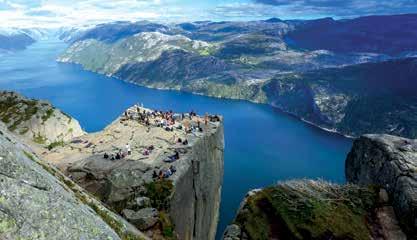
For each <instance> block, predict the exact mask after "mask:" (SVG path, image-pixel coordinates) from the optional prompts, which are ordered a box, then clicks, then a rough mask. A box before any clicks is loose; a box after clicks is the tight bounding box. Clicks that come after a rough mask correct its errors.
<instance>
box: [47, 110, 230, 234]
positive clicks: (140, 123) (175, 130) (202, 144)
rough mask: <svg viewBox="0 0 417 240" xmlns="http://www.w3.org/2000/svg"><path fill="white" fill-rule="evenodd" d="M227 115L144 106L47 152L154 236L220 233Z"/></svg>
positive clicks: (69, 172) (79, 179)
mask: <svg viewBox="0 0 417 240" xmlns="http://www.w3.org/2000/svg"><path fill="white" fill-rule="evenodd" d="M223 151H224V136H223V122H222V119H221V117H220V116H209V115H206V116H205V117H200V116H197V115H196V114H195V113H190V114H188V113H187V114H176V113H172V112H161V111H153V110H150V109H145V108H141V107H138V106H134V107H131V108H129V109H127V110H126V111H125V112H124V113H123V114H122V115H121V116H120V117H119V118H117V119H116V120H115V121H114V122H113V123H112V124H110V125H109V126H107V127H106V128H105V129H104V130H103V131H101V132H97V133H92V134H86V135H82V136H80V137H77V138H74V139H72V140H71V141H69V142H65V143H64V144H62V145H59V146H56V147H55V148H53V149H51V150H50V151H46V152H45V151H43V152H41V153H40V154H42V157H43V158H44V159H45V160H46V161H48V162H50V163H52V164H54V165H56V166H58V167H59V168H60V169H61V170H62V171H63V172H64V173H65V174H67V176H69V177H70V178H72V179H73V180H74V181H75V182H77V183H78V184H79V185H80V186H82V187H83V188H84V189H86V190H87V191H89V192H90V193H92V194H93V195H94V196H96V197H97V198H98V199H99V200H100V201H102V202H104V203H105V204H106V205H108V206H110V207H111V208H112V209H113V210H114V211H115V212H117V213H119V214H120V215H122V216H124V217H125V219H127V220H128V221H130V222H131V223H132V224H134V225H135V226H136V227H137V228H138V229H139V230H141V231H144V232H145V233H146V234H147V235H148V236H149V237H150V238H153V239H185V240H188V239H198V240H205V239H214V237H215V233H216V228H217V222H218V212H219V205H220V197H221V186H222V181H223Z"/></svg>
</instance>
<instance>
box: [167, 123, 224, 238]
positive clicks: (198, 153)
mask: <svg viewBox="0 0 417 240" xmlns="http://www.w3.org/2000/svg"><path fill="white" fill-rule="evenodd" d="M223 134H224V133H223V126H222V125H220V126H219V127H218V128H217V129H216V130H215V131H211V132H209V133H207V134H206V135H205V136H204V137H203V138H201V139H199V140H198V142H196V143H195V144H194V145H193V146H192V150H191V152H192V153H191V156H190V157H189V159H187V160H186V161H185V162H184V165H183V166H181V168H183V169H184V170H185V171H184V173H183V175H182V176H179V177H178V178H177V179H176V180H175V181H174V184H175V192H174V195H173V198H172V200H171V210H170V212H171V216H172V217H173V221H174V224H175V226H177V227H176V231H177V232H178V233H179V235H180V236H181V239H185V240H188V239H202V240H210V239H214V238H215V235H216V230H217V229H216V228H217V221H218V214H219V211H218V210H219V207H220V198H221V187H222V183H223V151H224V136H223Z"/></svg>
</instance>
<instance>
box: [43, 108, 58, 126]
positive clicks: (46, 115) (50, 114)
mask: <svg viewBox="0 0 417 240" xmlns="http://www.w3.org/2000/svg"><path fill="white" fill-rule="evenodd" d="M54 111H55V110H54V109H53V108H50V109H48V110H46V112H45V114H44V115H43V116H42V123H45V122H46V121H48V119H49V118H51V117H52V115H53V114H54Z"/></svg>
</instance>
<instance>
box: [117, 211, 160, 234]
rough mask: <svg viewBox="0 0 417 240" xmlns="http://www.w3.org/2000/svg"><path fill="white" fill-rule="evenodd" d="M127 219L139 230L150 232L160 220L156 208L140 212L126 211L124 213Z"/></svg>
mask: <svg viewBox="0 0 417 240" xmlns="http://www.w3.org/2000/svg"><path fill="white" fill-rule="evenodd" d="M122 213H123V215H124V216H125V218H126V219H127V220H128V221H129V222H131V223H133V224H135V226H137V227H138V229H139V230H148V229H149V228H151V227H153V226H155V224H156V223H157V222H158V219H159V213H158V210H156V209H155V208H144V209H141V210H139V211H133V210H130V209H125V210H123V211H122Z"/></svg>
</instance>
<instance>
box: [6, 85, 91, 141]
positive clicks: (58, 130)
mask: <svg viewBox="0 0 417 240" xmlns="http://www.w3.org/2000/svg"><path fill="white" fill-rule="evenodd" d="M0 121H1V122H3V123H4V124H6V126H7V128H8V130H9V131H11V132H13V133H15V134H17V135H18V137H19V138H20V139H22V140H25V141H29V142H32V143H36V144H39V145H44V146H47V147H53V146H55V145H59V144H62V142H65V141H69V140H70V139H72V138H74V137H78V136H81V135H83V134H84V131H83V130H82V129H81V127H80V124H79V123H78V121H77V120H75V119H74V118H72V117H70V116H69V115H67V114H65V113H64V112H62V111H60V110H58V109H56V108H54V107H53V106H52V105H51V104H50V103H49V102H46V101H39V100H34V99H28V98H26V97H23V96H22V95H20V94H18V93H15V92H7V91H2V92H0Z"/></svg>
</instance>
